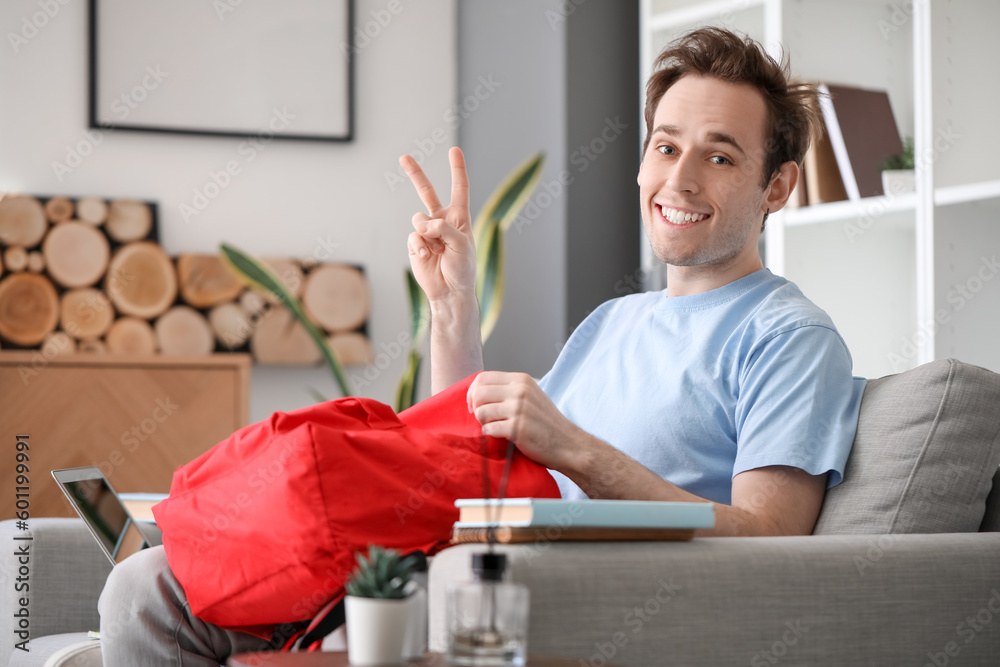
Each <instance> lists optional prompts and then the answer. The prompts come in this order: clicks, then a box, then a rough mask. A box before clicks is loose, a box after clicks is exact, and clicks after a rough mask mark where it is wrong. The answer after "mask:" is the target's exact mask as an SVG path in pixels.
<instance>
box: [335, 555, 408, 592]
mask: <svg viewBox="0 0 1000 667" xmlns="http://www.w3.org/2000/svg"><path fill="white" fill-rule="evenodd" d="M355 556H356V558H357V561H358V567H357V568H356V569H355V570H354V571H353V572H352V573H351V576H350V577H349V578H348V580H347V583H346V584H344V590H346V591H347V594H348V595H354V596H357V597H366V598H389V599H400V598H404V597H406V590H405V589H406V585H407V584H408V583H409V581H410V579H411V578H412V576H413V572H414V569H415V565H416V562H417V561H416V559H413V558H409V557H407V558H402V557H401V556H400V555H399V553H398V552H396V551H393V550H392V549H383V548H382V547H379V546H375V545H370V546H369V547H368V557H367V558H365V557H364V556H363V555H362V554H361V553H357V554H355Z"/></svg>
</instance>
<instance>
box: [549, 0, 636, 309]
mask: <svg viewBox="0 0 1000 667" xmlns="http://www.w3.org/2000/svg"><path fill="white" fill-rule="evenodd" d="M566 47H567V54H568V56H567V65H568V75H567V81H568V87H567V104H566V106H567V108H568V110H569V113H568V114H567V118H566V121H567V134H568V137H569V138H568V140H567V148H568V151H569V163H568V165H567V167H568V169H569V170H570V171H571V173H572V174H573V176H574V181H573V183H572V184H571V186H570V188H571V189H570V197H569V206H568V210H567V229H566V232H567V233H566V253H567V284H568V285H569V286H570V288H569V291H568V293H567V301H566V320H567V324H568V325H569V326H570V327H573V326H575V325H577V324H579V323H580V321H582V320H583V318H584V317H586V315H587V314H588V313H589V312H590V311H592V310H593V309H594V308H596V307H597V306H598V305H600V304H601V303H603V302H604V301H607V300H608V299H611V298H614V297H617V296H622V294H623V293H625V290H628V291H632V289H631V288H629V287H628V286H627V283H625V282H624V279H625V276H633V275H635V274H636V272H637V270H638V268H639V248H640V242H644V241H641V240H640V236H641V224H640V222H639V220H640V214H639V186H638V184H637V183H636V175H637V174H638V171H639V158H640V152H641V148H640V145H639V135H640V133H639V118H640V110H639V77H640V74H639V6H638V3H637V2H628V1H626V2H622V1H621V0H588V2H586V3H584V4H583V5H581V6H580V7H579V8H578V9H577V10H576V11H575V12H573V13H572V14H571V15H570V16H569V33H568V34H567V39H566Z"/></svg>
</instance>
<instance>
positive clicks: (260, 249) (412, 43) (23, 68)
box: [0, 0, 489, 421]
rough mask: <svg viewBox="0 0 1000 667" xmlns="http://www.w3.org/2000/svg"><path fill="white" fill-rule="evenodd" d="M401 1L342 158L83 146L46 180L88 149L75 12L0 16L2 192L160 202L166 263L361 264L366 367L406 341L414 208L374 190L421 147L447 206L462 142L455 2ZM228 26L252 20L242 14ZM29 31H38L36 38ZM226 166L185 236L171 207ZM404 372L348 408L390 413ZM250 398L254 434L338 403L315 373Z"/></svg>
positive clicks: (30, 8)
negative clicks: (455, 151)
mask: <svg viewBox="0 0 1000 667" xmlns="http://www.w3.org/2000/svg"><path fill="white" fill-rule="evenodd" d="M59 1H65V5H61V4H59ZM399 1H400V3H401V6H402V11H401V12H400V13H398V14H396V15H394V16H392V20H391V21H390V22H389V23H388V25H386V26H385V27H381V28H380V30H379V34H378V35H377V36H376V37H375V38H374V39H372V40H371V43H370V44H368V45H367V46H365V47H364V48H363V49H361V50H360V51H359V53H358V56H357V58H356V61H355V66H356V70H355V76H356V85H355V95H356V98H355V113H356V116H355V118H356V120H355V130H356V132H355V141H354V142H353V143H348V144H342V143H320V142H314V143H307V142H280V141H273V142H271V143H269V144H266V145H265V148H264V149H263V150H260V151H259V152H257V154H256V155H255V157H254V159H253V160H252V161H249V160H247V155H246V154H245V153H240V152H239V151H238V147H239V144H240V142H241V140H240V139H229V138H210V137H199V136H183V135H158V134H152V133H140V132H126V131H117V132H110V133H106V134H105V135H104V136H103V137H102V138H101V139H100V141H99V143H97V144H96V146H91V147H92V149H93V150H92V152H91V153H90V154H89V155H88V156H86V157H85V158H84V159H83V161H82V163H81V164H80V165H79V166H78V167H76V168H75V169H73V170H72V171H70V172H69V173H63V174H59V175H57V173H56V171H55V170H54V169H53V163H54V162H60V163H65V162H66V159H67V153H68V151H69V150H70V147H75V146H78V145H80V144H81V143H83V144H85V145H84V147H83V148H84V150H86V148H87V146H86V144H89V143H90V140H89V139H88V138H87V137H88V130H87V127H86V125H87V114H86V110H87V90H88V88H87V86H88V83H87V82H88V63H87V57H86V54H87V39H86V35H87V9H86V3H85V2H84V0H48V2H47V4H50V5H53V6H54V7H57V8H58V11H57V12H56V13H55V15H54V16H52V17H51V18H49V17H44V16H43V15H42V14H40V12H41V11H42V9H41V8H40V4H39V0H4V2H2V3H0V26H3V33H4V36H5V38H4V43H3V44H2V45H0V190H3V191H22V192H29V193H35V194H42V195H51V194H65V195H69V196H82V195H98V196H102V197H108V198H115V197H134V198H140V199H146V200H153V201H157V202H159V205H160V208H159V215H160V217H159V223H160V242H161V244H162V245H163V246H164V248H165V249H166V251H167V252H168V253H169V254H172V255H176V254H179V253H182V252H206V253H210V252H215V251H216V249H217V247H218V244H219V243H220V242H221V241H229V242H232V243H234V244H237V245H239V246H241V247H242V248H244V249H245V250H247V251H249V252H251V253H255V254H258V255H264V256H267V255H276V256H290V257H309V256H314V255H315V256H318V257H320V258H321V259H327V260H332V261H345V262H351V263H357V264H361V265H363V266H364V267H365V269H366V271H367V275H368V278H369V281H370V283H371V286H372V292H373V298H372V302H373V313H372V316H371V320H370V322H369V334H370V336H371V338H372V341H373V342H374V343H375V345H376V350H377V351H378V350H379V349H380V346H382V345H386V346H390V347H388V348H382V349H388V350H389V351H390V352H391V351H392V349H391V345H390V344H391V343H392V341H394V340H396V338H397V336H398V335H399V334H400V333H401V332H404V331H407V330H408V312H407V306H406V302H405V300H404V296H405V287H404V282H403V272H404V269H405V268H406V267H407V266H408V261H407V254H406V236H407V234H408V233H409V231H410V217H411V215H412V214H413V213H414V212H415V211H417V210H418V209H419V208H420V206H421V205H420V202H419V200H418V198H417V197H416V195H415V193H414V192H413V190H412V188H411V187H410V186H409V185H408V184H403V185H401V186H398V187H390V186H389V185H387V183H386V177H385V174H386V172H395V171H396V168H397V158H398V156H399V155H401V154H402V153H404V152H409V151H413V150H414V149H415V148H416V146H417V142H421V143H423V144H424V145H425V146H434V147H435V150H434V151H433V152H432V154H431V155H430V157H429V158H428V159H427V160H426V161H425V169H426V170H427V171H428V173H429V175H430V177H431V179H432V181H433V182H434V183H435V184H437V185H438V186H439V188H442V189H444V190H445V191H447V190H448V182H449V181H448V167H447V155H446V153H447V146H450V145H452V144H453V143H454V142H455V141H456V136H457V132H456V131H457V128H456V126H455V123H449V122H448V120H447V119H446V118H447V117H446V114H447V113H448V111H449V110H451V109H452V108H453V106H454V105H455V103H456V18H455V16H456V8H455V0H420V1H419V2H418V0H399ZM388 5H389V0H356V23H357V24H358V25H361V26H364V25H365V23H366V22H368V21H371V20H372V12H373V11H379V10H384V9H385V8H386V7H387V6H388ZM236 11H237V12H239V11H252V5H251V4H250V3H244V4H242V5H240V6H238V7H237V8H236ZM33 17H34V18H33ZM39 17H41V18H39ZM43 19H44V20H43ZM26 21H27V22H28V23H29V24H30V23H31V22H32V21H34V23H37V24H43V25H42V27H41V28H39V29H37V31H34V32H35V33H37V34H34V33H33V31H32V29H30V28H25V25H26V24H25V22H26ZM22 30H23V31H24V32H23V35H24V36H29V38H28V39H27V41H26V43H23V42H21V41H19V40H15V41H18V43H17V44H16V45H15V44H12V43H11V38H10V34H11V33H14V34H22ZM373 32H374V31H373ZM178 40H179V41H182V40H183V35H178ZM151 64H153V65H155V63H151ZM484 74H488V72H484ZM169 83H170V79H169V76H168V77H166V78H165V79H164V80H163V82H162V83H161V84H160V86H162V87H163V88H162V89H163V90H166V87H167V86H169ZM157 92H158V89H154V90H151V91H150V93H149V94H150V95H151V96H152V95H155V94H156V93H157ZM488 103H489V100H486V101H485V102H484V108H485V105H487V104H488ZM435 131H437V133H435ZM91 136H96V135H91ZM432 136H434V137H436V138H438V139H440V142H439V143H437V142H435V141H434V139H432ZM442 137H443V138H442ZM231 160H236V161H238V162H239V163H240V166H241V172H240V173H239V174H238V175H237V176H236V177H234V178H233V180H232V182H231V184H230V185H229V186H228V187H227V188H225V189H224V190H223V191H222V192H221V194H220V195H219V196H218V197H217V198H216V199H214V200H213V201H212V202H211V204H210V205H209V206H208V207H207V208H206V209H205V210H204V212H203V213H201V214H200V215H198V216H196V217H192V218H190V219H189V220H188V221H185V220H184V218H183V216H182V215H181V212H180V206H181V204H191V203H192V199H193V190H194V189H195V188H201V187H203V186H204V185H205V184H206V183H208V182H210V178H211V173H212V172H218V171H220V170H222V169H224V168H225V165H226V163H227V162H229V161H231ZM60 176H61V180H60ZM404 352H405V351H404ZM403 362H404V359H403V355H398V356H396V357H394V358H393V360H392V363H391V365H390V366H389V367H388V368H386V369H384V370H382V371H378V372H377V373H372V372H370V373H369V375H370V376H371V375H377V377H376V378H375V379H374V381H373V382H372V384H371V385H370V386H367V387H362V388H359V389H358V391H357V393H359V394H361V395H368V396H372V397H375V398H378V399H379V400H383V401H386V402H390V401H391V397H392V392H393V389H394V387H395V384H396V381H397V379H398V377H399V375H400V373H401V372H402V369H403ZM350 370H351V371H352V372H353V373H356V374H359V375H360V373H361V371H362V369H350ZM376 370H377V369H374V368H373V369H371V371H376ZM425 376H426V374H425ZM425 380H426V377H425ZM252 383H253V384H252V392H251V419H252V420H254V421H256V420H260V419H263V418H265V417H267V416H268V415H269V414H270V413H271V412H273V411H275V410H288V409H294V408H296V407H300V406H303V405H307V404H309V403H311V402H312V400H313V399H312V398H311V397H310V395H309V393H308V388H309V387H315V388H316V389H318V390H319V391H320V392H321V393H324V394H325V395H328V396H330V397H334V396H336V395H337V393H336V390H335V388H334V384H333V382H332V380H331V379H330V377H329V373H328V371H327V370H326V369H325V368H315V369H305V370H303V369H288V368H275V367H259V366H255V367H254V371H253V380H252Z"/></svg>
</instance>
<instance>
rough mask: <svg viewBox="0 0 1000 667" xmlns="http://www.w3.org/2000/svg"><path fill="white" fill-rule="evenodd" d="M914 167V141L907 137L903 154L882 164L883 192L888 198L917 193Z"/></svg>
mask: <svg viewBox="0 0 1000 667" xmlns="http://www.w3.org/2000/svg"><path fill="white" fill-rule="evenodd" d="M914 165H915V163H914V159H913V139H911V138H910V137H907V138H906V139H904V140H903V152H902V153H900V154H899V155H893V156H892V157H890V158H887V159H886V160H885V162H883V163H882V191H883V192H884V193H885V194H886V195H887V196H892V195H899V194H903V193H906V192H913V191H915V190H916V176H915V173H914Z"/></svg>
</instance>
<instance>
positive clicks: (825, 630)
mask: <svg viewBox="0 0 1000 667" xmlns="http://www.w3.org/2000/svg"><path fill="white" fill-rule="evenodd" d="M483 548H484V545H462V546H457V547H454V548H451V549H447V550H446V551H444V552H443V553H441V554H439V555H438V556H437V557H436V558H435V559H434V562H433V564H432V566H431V570H430V590H429V602H430V612H429V613H430V619H429V620H430V646H431V649H432V650H444V647H445V640H446V627H445V591H446V587H447V585H448V583H450V582H453V581H468V580H470V579H471V567H470V560H471V558H470V554H471V553H472V552H474V551H479V550H482V549H483ZM498 549H499V550H502V551H504V552H505V553H507V554H508V559H509V560H508V562H509V563H510V576H511V579H513V580H515V581H519V582H522V583H525V584H527V585H528V587H529V589H530V590H531V618H530V630H529V638H528V650H529V652H531V653H541V654H556V655H565V656H570V657H574V658H579V659H582V660H584V661H590V664H594V665H600V664H604V663H609V664H623V665H662V664H665V661H667V658H669V660H668V661H669V662H670V663H671V664H683V665H722V664H750V665H771V664H774V662H775V659H781V658H783V657H784V656H788V660H787V661H786V662H785V664H858V665H878V664H924V663H925V662H929V661H930V662H933V661H932V660H931V658H929V657H928V656H929V655H930V656H938V663H937V664H945V663H944V662H941V660H944V661H948V660H950V657H949V656H951V655H958V654H961V655H962V664H990V663H989V661H990V660H993V659H995V656H997V655H1000V534H998V533H952V534H935V535H927V534H924V535H918V534H909V535H825V536H806V537H770V538H749V537H748V538H703V539H695V540H693V541H691V542H655V543H654V542H631V543H627V542H618V543H614V542H603V543H602V542H590V543H576V544H573V543H567V542H563V543H550V544H541V545H534V544H530V545H527V544H526V545H508V546H502V547H498ZM991 621H992V622H991ZM991 656H992V657H991Z"/></svg>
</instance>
